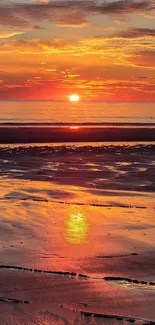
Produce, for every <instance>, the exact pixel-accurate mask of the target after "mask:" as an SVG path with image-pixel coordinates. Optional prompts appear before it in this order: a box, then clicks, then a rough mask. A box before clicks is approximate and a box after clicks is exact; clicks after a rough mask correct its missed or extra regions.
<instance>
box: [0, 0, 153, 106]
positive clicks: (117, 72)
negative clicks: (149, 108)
mask: <svg viewBox="0 0 155 325" xmlns="http://www.w3.org/2000/svg"><path fill="white" fill-rule="evenodd" d="M74 93H76V94H78V95H80V97H81V98H82V99H86V100H109V101H117V100H123V101H155V0H90V1H89V0H83V1H82V0H1V1H0V99H1V100H3V99H6V100H12V99H14V100H15V99H18V100H19V99H20V100H21V99H24V100H25V99H34V100H36V99H46V100H48V99H53V100H55V99H58V100H59V99H60V100H61V99H66V98H68V96H69V95H70V94H74Z"/></svg>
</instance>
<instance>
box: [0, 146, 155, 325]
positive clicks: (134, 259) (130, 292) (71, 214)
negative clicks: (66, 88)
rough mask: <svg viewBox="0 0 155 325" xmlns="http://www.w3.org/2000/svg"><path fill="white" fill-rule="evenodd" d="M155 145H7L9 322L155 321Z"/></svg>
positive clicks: (1, 278) (1, 287)
mask: <svg viewBox="0 0 155 325" xmlns="http://www.w3.org/2000/svg"><path fill="white" fill-rule="evenodd" d="M154 166H155V148H154V146H153V145H147V146H144V145H142V146H135V145H126V146H124V145H123V146H119V145H115V146H111V145H110V146H107V147H100V146H95V145H91V146H86V145H85V146H72V147H66V146H65V147H62V146H55V147H53V146H50V147H47V146H40V147H35V146H31V147H19V146H18V147H10V146H8V147H3V148H1V150H0V168H1V179H0V204H1V221H0V244H1V245H0V312H1V319H0V324H3V325H8V324H10V325H11V324H26V325H28V324H51V323H52V324H56V325H58V324H82V325H83V324H89V323H91V324H117V323H118V324H122V323H123V324H129V323H131V322H135V323H136V324H144V323H146V321H148V322H150V321H154V320H155V311H154V304H155V275H154V267H155V262H154V261H155V243H154V236H155V219H154V212H155V194H154V184H155V180H154V175H155V173H154V168H155V167H154Z"/></svg>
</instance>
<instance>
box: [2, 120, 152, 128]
mask: <svg viewBox="0 0 155 325" xmlns="http://www.w3.org/2000/svg"><path fill="white" fill-rule="evenodd" d="M0 126H15V127H16V126H18V127H20V126H21V127H22V126H29V127H31V126H36V127H37V126H38V127H39V126H50V127H52V126H53V127H56V126H58V127H60V126H62V127H65V126H69V127H71V126H81V127H82V126H88V127H91V126H92V127H93V126H101V127H102V126H116V127H117V126H118V127H120V126H122V127H123V126H124V127H125V126H140V127H143V126H148V127H151V126H155V122H151V123H150V122H78V121H77V122H0Z"/></svg>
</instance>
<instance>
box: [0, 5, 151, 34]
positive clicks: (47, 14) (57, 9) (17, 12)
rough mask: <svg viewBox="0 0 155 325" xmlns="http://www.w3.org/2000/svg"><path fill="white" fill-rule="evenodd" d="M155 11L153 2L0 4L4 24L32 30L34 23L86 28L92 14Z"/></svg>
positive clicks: (1, 21) (124, 13) (2, 23)
mask: <svg viewBox="0 0 155 325" xmlns="http://www.w3.org/2000/svg"><path fill="white" fill-rule="evenodd" d="M154 10H155V2H154V0H118V1H112V2H111V1H110V2H109V1H103V0H102V1H97V0H90V1H89V0H84V1H82V0H80V1H79V0H74V1H71V0H61V1H35V2H33V3H27V4H26V3H12V4H7V3H6V4H5V5H4V4H0V12H1V20H0V24H1V25H5V26H6V25H8V26H16V27H17V26H18V27H25V28H29V27H30V26H31V27H32V28H33V25H34V22H38V21H40V22H43V21H49V22H53V23H55V24H58V25H60V24H62V25H72V26H77V25H83V24H87V23H88V18H89V16H90V15H107V16H117V17H120V15H128V14H132V13H137V14H142V15H145V14H146V13H150V12H152V11H154Z"/></svg>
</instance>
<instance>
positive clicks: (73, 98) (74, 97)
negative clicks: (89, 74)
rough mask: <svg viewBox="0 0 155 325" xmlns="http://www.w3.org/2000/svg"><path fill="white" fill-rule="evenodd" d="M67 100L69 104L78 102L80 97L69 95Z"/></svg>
mask: <svg viewBox="0 0 155 325" xmlns="http://www.w3.org/2000/svg"><path fill="white" fill-rule="evenodd" d="M69 100H70V101H71V102H78V101H79V100H80V97H79V96H78V95H70V96H69Z"/></svg>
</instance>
